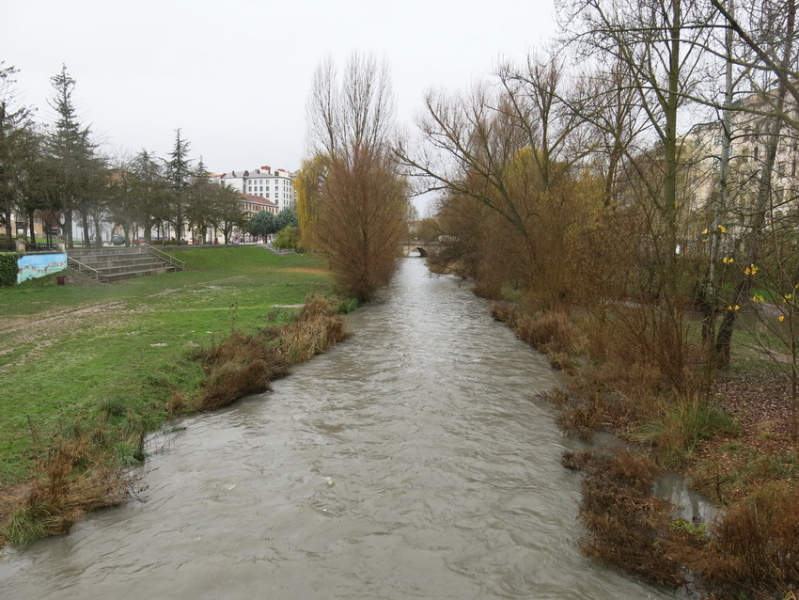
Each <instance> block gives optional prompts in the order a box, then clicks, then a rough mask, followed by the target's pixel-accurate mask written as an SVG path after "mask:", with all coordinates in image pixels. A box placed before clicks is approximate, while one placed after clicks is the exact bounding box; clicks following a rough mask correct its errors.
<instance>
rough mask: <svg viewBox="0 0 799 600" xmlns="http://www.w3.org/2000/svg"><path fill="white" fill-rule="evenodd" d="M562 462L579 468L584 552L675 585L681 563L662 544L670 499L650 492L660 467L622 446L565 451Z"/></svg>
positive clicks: (661, 582) (667, 526)
mask: <svg viewBox="0 0 799 600" xmlns="http://www.w3.org/2000/svg"><path fill="white" fill-rule="evenodd" d="M563 460H564V466H568V467H569V468H577V469H580V470H582V471H583V473H584V479H583V497H582V501H581V503H580V520H581V522H582V523H583V525H584V526H585V527H586V529H587V530H588V533H587V534H586V535H585V536H584V537H583V539H582V540H581V542H580V549H581V550H582V552H583V553H585V554H586V555H587V556H591V557H594V558H597V559H599V560H602V561H604V562H606V563H608V564H610V565H613V566H615V567H618V568H620V569H623V570H625V571H627V572H630V573H634V574H636V575H638V576H639V577H641V578H643V579H644V580H646V581H650V582H653V583H657V584H661V585H668V586H670V587H677V586H679V585H682V584H683V583H684V579H683V576H682V575H681V573H680V568H679V565H678V564H676V563H675V562H674V561H672V560H671V559H670V557H669V556H668V555H667V554H666V552H665V550H664V549H663V547H662V545H661V542H660V541H661V540H662V539H663V538H664V537H665V536H666V535H667V534H666V532H667V531H668V529H669V523H670V521H671V518H670V514H669V511H670V508H671V507H670V505H669V504H668V503H665V502H662V501H660V500H658V499H657V498H654V497H653V496H652V489H653V485H654V479H655V477H656V476H657V475H659V474H660V472H661V470H660V468H659V467H658V466H657V465H655V464H654V463H653V462H652V461H651V460H650V459H649V458H647V457H645V456H636V455H633V454H631V453H629V452H627V451H625V450H617V451H613V452H610V453H598V452H592V453H580V454H576V455H575V454H572V455H569V456H564V459H563Z"/></svg>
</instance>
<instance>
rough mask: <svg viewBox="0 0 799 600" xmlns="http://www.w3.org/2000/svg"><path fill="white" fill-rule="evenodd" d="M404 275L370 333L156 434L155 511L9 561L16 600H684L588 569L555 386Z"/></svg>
mask: <svg viewBox="0 0 799 600" xmlns="http://www.w3.org/2000/svg"><path fill="white" fill-rule="evenodd" d="M488 308H489V307H488V304H487V303H486V302H484V301H483V300H480V299H478V298H476V297H474V296H473V295H472V294H471V293H470V292H469V290H468V289H467V286H465V285H464V286H462V287H461V286H460V282H459V280H457V279H455V278H451V277H438V276H435V275H431V274H429V273H428V272H427V269H426V268H425V266H424V264H423V261H421V260H419V259H413V258H409V259H404V260H403V261H402V264H401V268H400V271H399V272H398V274H397V277H396V279H395V282H394V283H393V284H392V286H391V288H390V289H389V290H388V293H387V295H386V300H385V301H384V302H380V303H375V304H373V305H370V306H367V307H365V308H363V309H361V310H359V311H357V312H356V313H354V314H353V315H350V316H348V317H347V319H348V326H349V328H350V329H351V330H352V331H354V332H355V335H354V336H353V337H352V338H351V339H350V340H349V341H347V342H345V343H344V344H342V345H340V346H338V347H337V348H334V349H333V350H332V351H331V352H329V353H328V354H326V355H324V356H320V357H317V358H316V359H314V360H313V361H311V362H309V363H306V364H303V365H300V366H298V367H296V368H295V369H294V371H293V374H292V375H291V376H290V377H288V378H286V379H283V380H281V381H277V382H275V383H274V384H273V388H274V389H273V391H271V392H267V393H265V394H262V395H258V396H254V397H251V398H248V399H246V400H243V401H240V402H239V403H237V404H235V405H233V406H231V407H229V408H227V409H225V410H222V411H219V412H216V413H213V414H207V415H199V416H196V417H192V418H189V419H185V420H184V421H182V422H181V425H182V428H181V430H180V431H178V432H175V433H172V434H169V435H158V436H154V437H153V438H152V439H150V440H149V442H148V446H149V450H150V452H151V453H152V455H151V457H150V458H149V459H148V461H147V464H146V466H145V467H144V474H143V484H144V485H145V486H146V490H145V491H144V492H142V498H143V500H144V502H139V501H132V502H130V503H128V504H127V505H125V506H122V507H119V508H114V509H108V510H104V511H100V512H97V513H94V514H92V515H89V516H88V518H87V519H86V520H85V521H83V522H82V523H80V524H78V525H77V526H75V527H74V528H73V530H72V532H71V533H70V534H69V535H66V536H62V537H58V538H54V539H47V540H41V541H39V542H36V543H34V544H31V545H29V546H28V547H26V548H23V549H17V550H9V551H7V552H6V553H5V554H3V555H0V598H2V599H3V600H13V599H26V600H29V599H31V598H40V599H63V598H80V599H82V600H83V599H104V600H106V599H113V600H123V599H128V598H130V599H136V600H140V599H142V598H148V599H161V598H174V599H191V600H196V599H216V598H220V599H222V598H225V599H228V598H232V599H249V598H270V599H271V598H275V599H277V598H297V599H317V598H318V599H327V598H346V599H355V598H364V599H367V598H368V599H376V598H385V599H400V598H402V599H405V598H408V599H410V598H430V599H439V598H452V599H459V600H461V599H467V598H474V599H478V598H479V599H482V598H486V599H488V598H531V599H545V598H546V599H561V598H562V599H572V598H581V599H583V598H584V599H596V600H618V599H623V598H634V599H641V598H653V599H655V598H657V599H660V598H672V597H674V596H673V595H672V594H670V593H669V592H666V591H663V590H659V589H657V588H652V587H649V586H646V585H644V584H641V583H639V582H636V581H634V580H631V579H629V578H627V577H625V576H624V575H622V574H619V573H617V572H615V571H613V570H609V569H607V568H605V567H603V566H602V565H600V564H598V563H596V562H594V561H592V560H590V559H587V558H584V557H582V556H581V555H580V554H579V552H578V551H577V549H576V541H577V540H578V539H579V537H580V534H581V529H580V525H579V523H578V520H577V511H578V502H579V496H580V478H579V475H577V474H574V473H572V472H569V471H567V470H565V469H563V468H562V467H561V466H560V462H559V459H560V456H561V453H562V451H563V450H564V448H565V447H568V446H569V442H568V441H567V440H565V439H564V438H563V437H562V435H561V433H560V432H559V430H558V428H557V426H556V425H555V423H554V419H553V414H552V411H551V408H550V407H549V406H547V404H546V403H545V402H542V401H540V400H538V399H537V397H536V395H537V394H538V393H540V392H542V391H546V390H548V389H550V388H551V387H552V386H553V385H555V383H556V376H555V375H554V373H553V372H552V371H551V369H550V368H549V367H548V365H547V361H546V359H545V358H544V357H542V356H540V355H538V354H537V353H536V352H534V351H533V350H531V349H530V348H529V347H527V346H526V345H524V344H523V343H521V342H520V341H518V340H517V339H516V338H515V337H514V335H513V334H512V332H510V331H509V330H508V329H507V328H506V327H505V326H503V325H501V324H499V323H496V322H494V321H493V320H492V319H491V317H490V315H489V314H488Z"/></svg>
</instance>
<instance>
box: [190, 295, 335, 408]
mask: <svg viewBox="0 0 799 600" xmlns="http://www.w3.org/2000/svg"><path fill="white" fill-rule="evenodd" d="M336 310H337V309H336V307H335V305H334V304H333V303H332V302H331V301H329V300H328V299H326V298H324V297H322V296H318V295H309V296H308V298H307V299H306V302H305V305H304V306H303V308H302V310H300V312H299V314H298V315H297V317H296V318H295V319H294V320H293V321H292V322H291V323H289V324H288V325H285V326H283V327H279V328H269V329H263V330H261V331H258V332H256V333H254V334H245V333H242V332H241V331H238V330H235V331H233V333H231V335H230V337H228V338H226V339H225V340H223V341H222V342H221V343H220V344H218V345H216V346H214V347H213V348H210V349H208V350H205V351H201V352H199V353H198V354H197V357H198V358H200V359H201V360H202V361H203V368H204V369H205V371H206V373H207V377H206V379H205V381H204V382H203V383H202V386H203V388H204V390H205V392H204V394H203V396H202V398H201V400H200V410H202V411H211V410H216V409H219V408H222V407H223V406H227V405H228V404H231V403H233V402H235V401H236V400H239V399H240V398H243V397H245V396H249V395H251V394H258V393H261V392H265V391H266V390H267V389H269V382H270V381H272V380H273V379H277V378H279V377H283V376H285V375H287V374H288V372H289V365H291V364H296V363H298V362H302V361H304V360H308V359H310V358H313V357H314V356H315V355H317V354H321V353H323V352H325V351H327V349H328V348H329V347H330V346H332V345H334V344H337V343H338V342H341V341H343V340H345V339H347V337H349V334H348V333H347V332H346V331H345V328H344V321H343V320H342V318H341V317H340V316H339V315H337V314H336Z"/></svg>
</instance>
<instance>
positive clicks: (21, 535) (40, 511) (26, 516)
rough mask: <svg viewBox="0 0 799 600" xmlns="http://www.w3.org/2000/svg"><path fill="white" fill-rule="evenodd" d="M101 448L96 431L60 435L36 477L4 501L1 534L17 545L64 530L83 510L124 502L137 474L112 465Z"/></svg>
mask: <svg viewBox="0 0 799 600" xmlns="http://www.w3.org/2000/svg"><path fill="white" fill-rule="evenodd" d="M99 437H102V435H100V436H99ZM104 450H107V448H106V449H103V448H101V447H98V435H97V432H92V433H91V434H88V435H78V436H77V437H74V438H68V439H67V438H62V439H60V440H59V441H58V442H57V443H56V445H55V446H54V447H53V448H52V449H51V451H50V452H49V454H48V455H47V457H46V459H45V460H44V461H43V463H42V465H41V467H40V473H39V476H38V477H37V478H36V479H34V480H33V482H32V483H31V484H30V485H29V486H28V487H27V488H25V490H24V491H23V493H22V494H20V495H18V496H17V497H16V498H13V499H11V500H9V501H8V502H7V503H6V505H5V507H4V508H5V511H7V514H8V515H9V517H8V519H3V521H4V522H5V525H4V527H3V530H2V537H3V538H5V539H6V540H7V541H8V542H10V543H12V544H17V545H18V544H24V543H26V542H29V541H32V540H34V539H37V538H39V537H44V536H50V535H58V534H62V533H66V532H68V531H69V529H70V528H71V527H72V525H74V524H75V523H76V522H77V521H78V520H79V519H80V518H81V517H82V516H83V515H84V514H85V513H87V512H91V511H93V510H97V509H98V508H104V507H108V506H118V505H120V504H124V503H125V502H127V500H128V499H129V498H130V496H131V495H132V494H133V493H134V492H135V489H136V484H137V481H138V476H137V475H136V474H135V473H132V472H130V471H128V470H122V469H119V468H117V467H115V466H114V464H113V463H114V461H113V458H112V456H111V455H110V454H108V453H106V452H104Z"/></svg>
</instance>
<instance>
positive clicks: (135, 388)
mask: <svg viewBox="0 0 799 600" xmlns="http://www.w3.org/2000/svg"><path fill="white" fill-rule="evenodd" d="M175 254H176V255H177V256H178V257H179V258H180V259H181V260H184V261H186V263H187V264H188V265H189V266H190V268H191V269H193V270H190V271H183V272H179V273H173V274H168V275H158V276H151V277H142V278H138V279H131V280H128V281H123V282H120V283H118V284H114V285H96V286H80V285H76V284H75V283H76V281H77V279H78V278H77V277H73V278H72V279H73V282H72V285H70V281H68V282H67V285H65V286H57V285H55V283H54V281H53V278H52V277H48V278H43V279H41V280H35V281H33V282H26V283H25V284H23V285H20V286H15V287H12V288H0V380H2V390H3V391H2V394H0V397H1V398H2V399H1V400H0V485H2V484H13V483H18V482H20V481H23V480H25V479H26V478H27V477H29V475H30V473H31V470H32V468H33V465H34V461H35V459H36V458H37V456H39V455H40V453H41V452H42V451H43V450H44V449H45V448H46V447H47V443H48V440H50V439H52V437H53V436H54V435H55V434H56V433H58V432H59V431H63V430H65V429H68V428H70V427H72V426H74V424H75V423H80V424H81V426H85V425H86V424H91V423H96V422H99V421H100V420H102V419H106V420H108V421H109V423H110V424H111V425H112V426H114V427H116V428H118V429H119V431H122V432H124V431H127V432H128V433H136V432H137V431H141V430H142V429H143V430H152V429H153V428H156V427H158V426H159V425H160V424H161V423H162V422H163V421H164V420H165V419H166V418H167V416H168V414H167V410H166V407H167V405H168V402H169V400H170V398H171V397H172V394H173V392H174V393H176V394H178V395H180V396H181V397H183V398H186V399H189V398H191V397H193V396H194V395H196V392H197V390H198V387H199V383H200V381H201V380H202V377H203V372H202V368H201V366H200V364H199V363H198V362H197V361H194V360H192V359H191V354H192V352H194V351H195V350H196V349H197V348H198V347H205V346H208V345H210V344H211V343H214V342H219V341H220V340H221V339H223V338H224V337H226V336H227V335H228V334H229V333H230V332H231V330H232V329H233V328H234V327H236V328H238V329H241V330H244V331H248V330H252V329H255V328H257V327H263V326H267V325H272V324H279V323H282V322H285V321H286V320H287V319H288V318H289V316H290V315H291V314H292V313H293V312H294V309H292V308H276V305H296V304H300V303H302V302H303V300H304V298H305V297H306V296H307V295H308V293H310V292H318V293H322V294H326V293H328V292H329V277H328V274H327V272H326V270H325V268H324V264H323V261H322V259H321V258H320V257H318V256H315V255H312V254H296V255H287V256H276V255H273V254H271V253H269V252H267V251H265V250H264V249H263V248H258V247H239V248H219V249H209V250H197V251H193V252H180V251H175ZM15 328H16V330H15V331H14V330H13V329H15ZM109 406H110V407H112V410H109V408H108V407H109ZM101 408H102V409H101ZM133 437H135V436H132V437H131V439H133ZM129 450H130V449H129V448H127V449H126V448H120V455H121V456H126V455H129V454H130V452H129Z"/></svg>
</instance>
